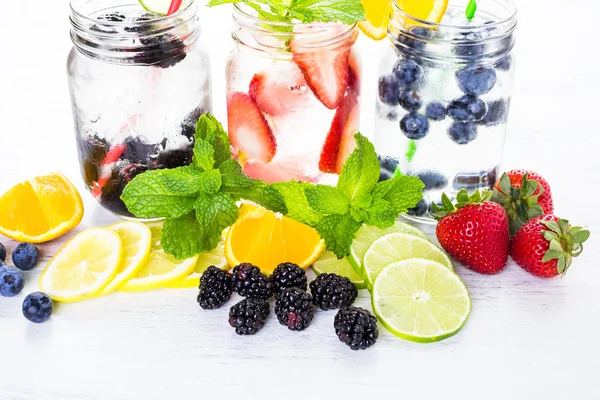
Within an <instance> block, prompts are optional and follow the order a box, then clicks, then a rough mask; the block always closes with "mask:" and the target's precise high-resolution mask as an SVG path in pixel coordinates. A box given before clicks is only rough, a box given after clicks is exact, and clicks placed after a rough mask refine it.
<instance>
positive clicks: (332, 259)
mask: <svg viewBox="0 0 600 400" xmlns="http://www.w3.org/2000/svg"><path fill="white" fill-rule="evenodd" d="M312 269H313V271H315V273H316V274H317V275H321V274H325V273H327V274H336V275H340V276H345V277H346V278H348V279H350V280H351V281H352V282H353V283H354V284H355V285H356V287H357V288H358V289H364V288H365V287H366V285H365V281H364V279H363V278H362V276H360V275H359V274H357V273H356V271H354V268H352V265H350V263H349V262H348V259H347V258H342V259H341V260H338V258H337V256H336V255H335V253H333V252H331V251H326V252H324V253H323V254H322V255H321V257H319V259H318V260H317V261H315V263H314V264H313V265H312Z"/></svg>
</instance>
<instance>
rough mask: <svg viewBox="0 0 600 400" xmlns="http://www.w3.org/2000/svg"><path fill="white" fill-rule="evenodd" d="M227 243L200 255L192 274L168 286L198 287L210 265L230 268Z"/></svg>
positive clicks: (175, 287) (173, 287)
mask: <svg viewBox="0 0 600 400" xmlns="http://www.w3.org/2000/svg"><path fill="white" fill-rule="evenodd" d="M224 247H225V244H224V242H223V241H221V242H220V243H219V245H218V246H217V247H216V248H215V249H213V250H211V251H209V252H206V253H202V254H200V255H199V256H198V261H197V262H196V266H195V267H194V270H193V271H192V273H191V274H189V275H188V276H186V277H185V278H184V279H182V280H178V281H176V282H173V283H171V284H169V285H167V286H166V287H169V288H172V289H185V288H197V287H198V286H200V277H201V276H202V274H203V273H204V271H206V270H207V269H208V267H210V266H211V265H214V266H215V267H217V268H221V269H229V264H228V263H227V259H226V258H225V250H224Z"/></svg>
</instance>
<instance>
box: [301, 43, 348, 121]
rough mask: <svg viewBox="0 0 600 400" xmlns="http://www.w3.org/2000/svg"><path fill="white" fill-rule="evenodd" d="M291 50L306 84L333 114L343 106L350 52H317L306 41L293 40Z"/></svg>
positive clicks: (335, 50) (341, 50)
mask: <svg viewBox="0 0 600 400" xmlns="http://www.w3.org/2000/svg"><path fill="white" fill-rule="evenodd" d="M290 49H291V50H292V53H293V55H292V59H293V60H294V62H295V63H296V65H298V67H299V68H300V70H301V71H302V73H303V74H304V79H306V83H307V84H308V86H309V87H310V88H311V90H312V91H313V93H314V95H315V96H316V97H317V99H319V101H320V102H321V103H323V105H324V106H325V107H327V108H329V109H330V110H334V109H336V108H337V107H338V106H339V105H340V103H341V102H342V99H343V98H344V93H345V92H346V87H347V85H348V60H349V57H350V49H347V48H342V49H331V48H323V49H319V50H314V47H310V43H306V40H305V39H292V40H291V41H290Z"/></svg>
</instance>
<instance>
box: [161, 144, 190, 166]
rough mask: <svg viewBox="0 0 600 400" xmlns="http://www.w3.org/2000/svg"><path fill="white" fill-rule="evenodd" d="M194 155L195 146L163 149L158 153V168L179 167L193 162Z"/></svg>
mask: <svg viewBox="0 0 600 400" xmlns="http://www.w3.org/2000/svg"><path fill="white" fill-rule="evenodd" d="M193 156H194V148H193V146H187V147H184V148H181V149H174V150H167V151H163V152H161V153H160V154H159V155H158V159H157V164H158V165H157V167H156V168H157V169H163V168H167V169H168V168H177V167H182V166H184V165H189V164H191V163H192V157H193Z"/></svg>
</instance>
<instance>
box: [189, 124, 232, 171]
mask: <svg viewBox="0 0 600 400" xmlns="http://www.w3.org/2000/svg"><path fill="white" fill-rule="evenodd" d="M198 139H200V140H206V141H207V142H208V143H210V144H211V145H212V147H213V152H214V155H213V157H214V165H213V166H214V167H217V168H218V167H219V166H220V165H221V164H222V163H223V162H225V161H226V160H229V159H230V158H231V149H230V145H229V137H228V136H227V132H225V130H224V129H223V126H222V125H221V123H220V122H219V121H217V119H216V118H215V117H214V116H212V115H211V114H202V115H201V116H200V118H199V119H198V122H197V124H196V140H198Z"/></svg>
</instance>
